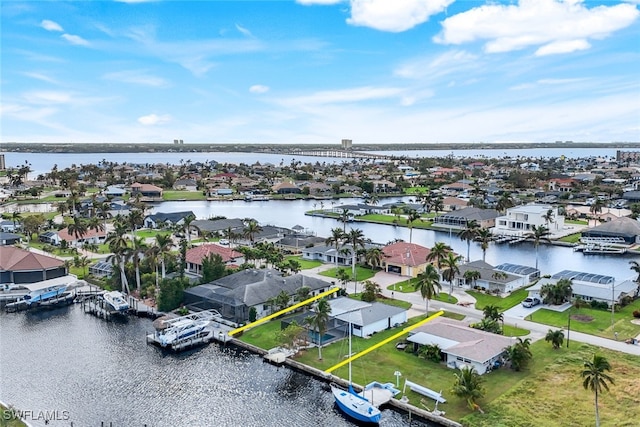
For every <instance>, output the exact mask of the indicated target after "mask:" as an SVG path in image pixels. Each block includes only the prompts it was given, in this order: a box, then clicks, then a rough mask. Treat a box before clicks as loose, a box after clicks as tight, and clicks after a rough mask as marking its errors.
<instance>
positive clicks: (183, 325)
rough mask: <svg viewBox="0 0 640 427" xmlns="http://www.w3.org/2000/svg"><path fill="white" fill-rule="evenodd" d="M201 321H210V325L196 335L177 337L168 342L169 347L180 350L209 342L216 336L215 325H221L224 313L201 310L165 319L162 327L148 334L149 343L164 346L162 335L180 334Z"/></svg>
mask: <svg viewBox="0 0 640 427" xmlns="http://www.w3.org/2000/svg"><path fill="white" fill-rule="evenodd" d="M201 321H205V322H210V325H209V326H207V327H205V328H204V329H203V330H202V331H200V332H198V333H196V334H194V335H189V336H187V337H184V338H180V339H176V340H175V341H173V342H172V343H170V344H168V345H167V347H169V348H171V349H172V350H174V351H179V350H182V349H185V348H188V347H192V346H195V345H199V344H207V343H209V342H210V341H211V340H213V339H214V338H216V337H215V329H216V327H215V325H216V324H217V325H218V326H220V324H221V322H223V319H222V315H221V314H220V313H219V312H217V311H216V310H205V311H199V312H195V313H190V314H187V315H185V316H180V317H176V318H174V319H167V320H164V321H163V324H162V325H163V328H162V329H157V330H156V331H154V333H152V334H149V335H147V343H153V344H156V345H158V346H161V347H162V346H163V345H162V341H161V337H162V336H163V335H174V336H176V337H177V336H180V334H181V333H182V332H183V331H185V330H187V329H189V328H191V327H193V325H194V324H195V323H196V322H201Z"/></svg>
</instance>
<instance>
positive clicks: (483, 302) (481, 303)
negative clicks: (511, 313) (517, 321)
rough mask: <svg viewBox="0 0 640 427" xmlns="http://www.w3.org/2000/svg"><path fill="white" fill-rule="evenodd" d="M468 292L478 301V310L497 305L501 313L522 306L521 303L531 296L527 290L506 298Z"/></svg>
mask: <svg viewBox="0 0 640 427" xmlns="http://www.w3.org/2000/svg"><path fill="white" fill-rule="evenodd" d="M466 292H467V293H468V294H469V295H471V296H472V297H474V298H475V299H476V309H478V310H482V309H483V308H485V307H486V306H488V305H495V306H497V307H498V308H499V309H500V311H505V310H508V309H510V308H511V307H514V306H515V305H517V304H520V302H522V300H523V299H525V298H526V297H527V296H528V295H529V293H528V292H527V291H526V289H518V290H517V291H513V292H511V294H510V295H509V296H507V297H506V298H502V297H500V296H495V295H487V294H485V293H484V292H478V291H466Z"/></svg>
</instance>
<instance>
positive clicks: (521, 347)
mask: <svg viewBox="0 0 640 427" xmlns="http://www.w3.org/2000/svg"><path fill="white" fill-rule="evenodd" d="M530 346H531V339H530V338H525V339H524V340H523V339H522V338H519V337H518V338H516V343H515V344H513V345H512V346H510V347H507V348H506V349H505V350H506V351H507V359H508V360H509V361H510V362H511V366H512V367H513V369H514V370H516V371H519V370H520V369H522V368H525V367H526V366H527V364H528V363H529V361H530V360H531V358H532V357H533V353H531V349H530V348H529V347H530Z"/></svg>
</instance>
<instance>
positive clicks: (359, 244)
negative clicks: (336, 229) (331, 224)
mask: <svg viewBox="0 0 640 427" xmlns="http://www.w3.org/2000/svg"><path fill="white" fill-rule="evenodd" d="M345 240H346V242H348V243H349V244H350V245H351V251H352V253H351V255H352V256H351V277H352V278H353V283H354V292H355V293H358V280H357V277H356V258H358V249H364V244H365V237H364V233H363V232H362V230H360V229H359V228H352V229H351V230H349V232H348V233H347V236H346V239H345Z"/></svg>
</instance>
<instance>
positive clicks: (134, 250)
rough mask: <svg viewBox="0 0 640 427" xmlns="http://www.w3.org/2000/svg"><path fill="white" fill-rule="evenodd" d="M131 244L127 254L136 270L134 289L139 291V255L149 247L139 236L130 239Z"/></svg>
mask: <svg viewBox="0 0 640 427" xmlns="http://www.w3.org/2000/svg"><path fill="white" fill-rule="evenodd" d="M132 243H133V245H132V247H131V248H130V249H129V251H128V255H129V257H130V258H131V260H132V261H133V266H134V268H135V270H136V289H137V290H138V292H140V290H141V289H142V288H141V285H140V255H144V254H145V253H146V252H147V249H149V247H148V246H147V244H146V243H145V242H144V239H143V238H141V237H134V238H133V241H132Z"/></svg>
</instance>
